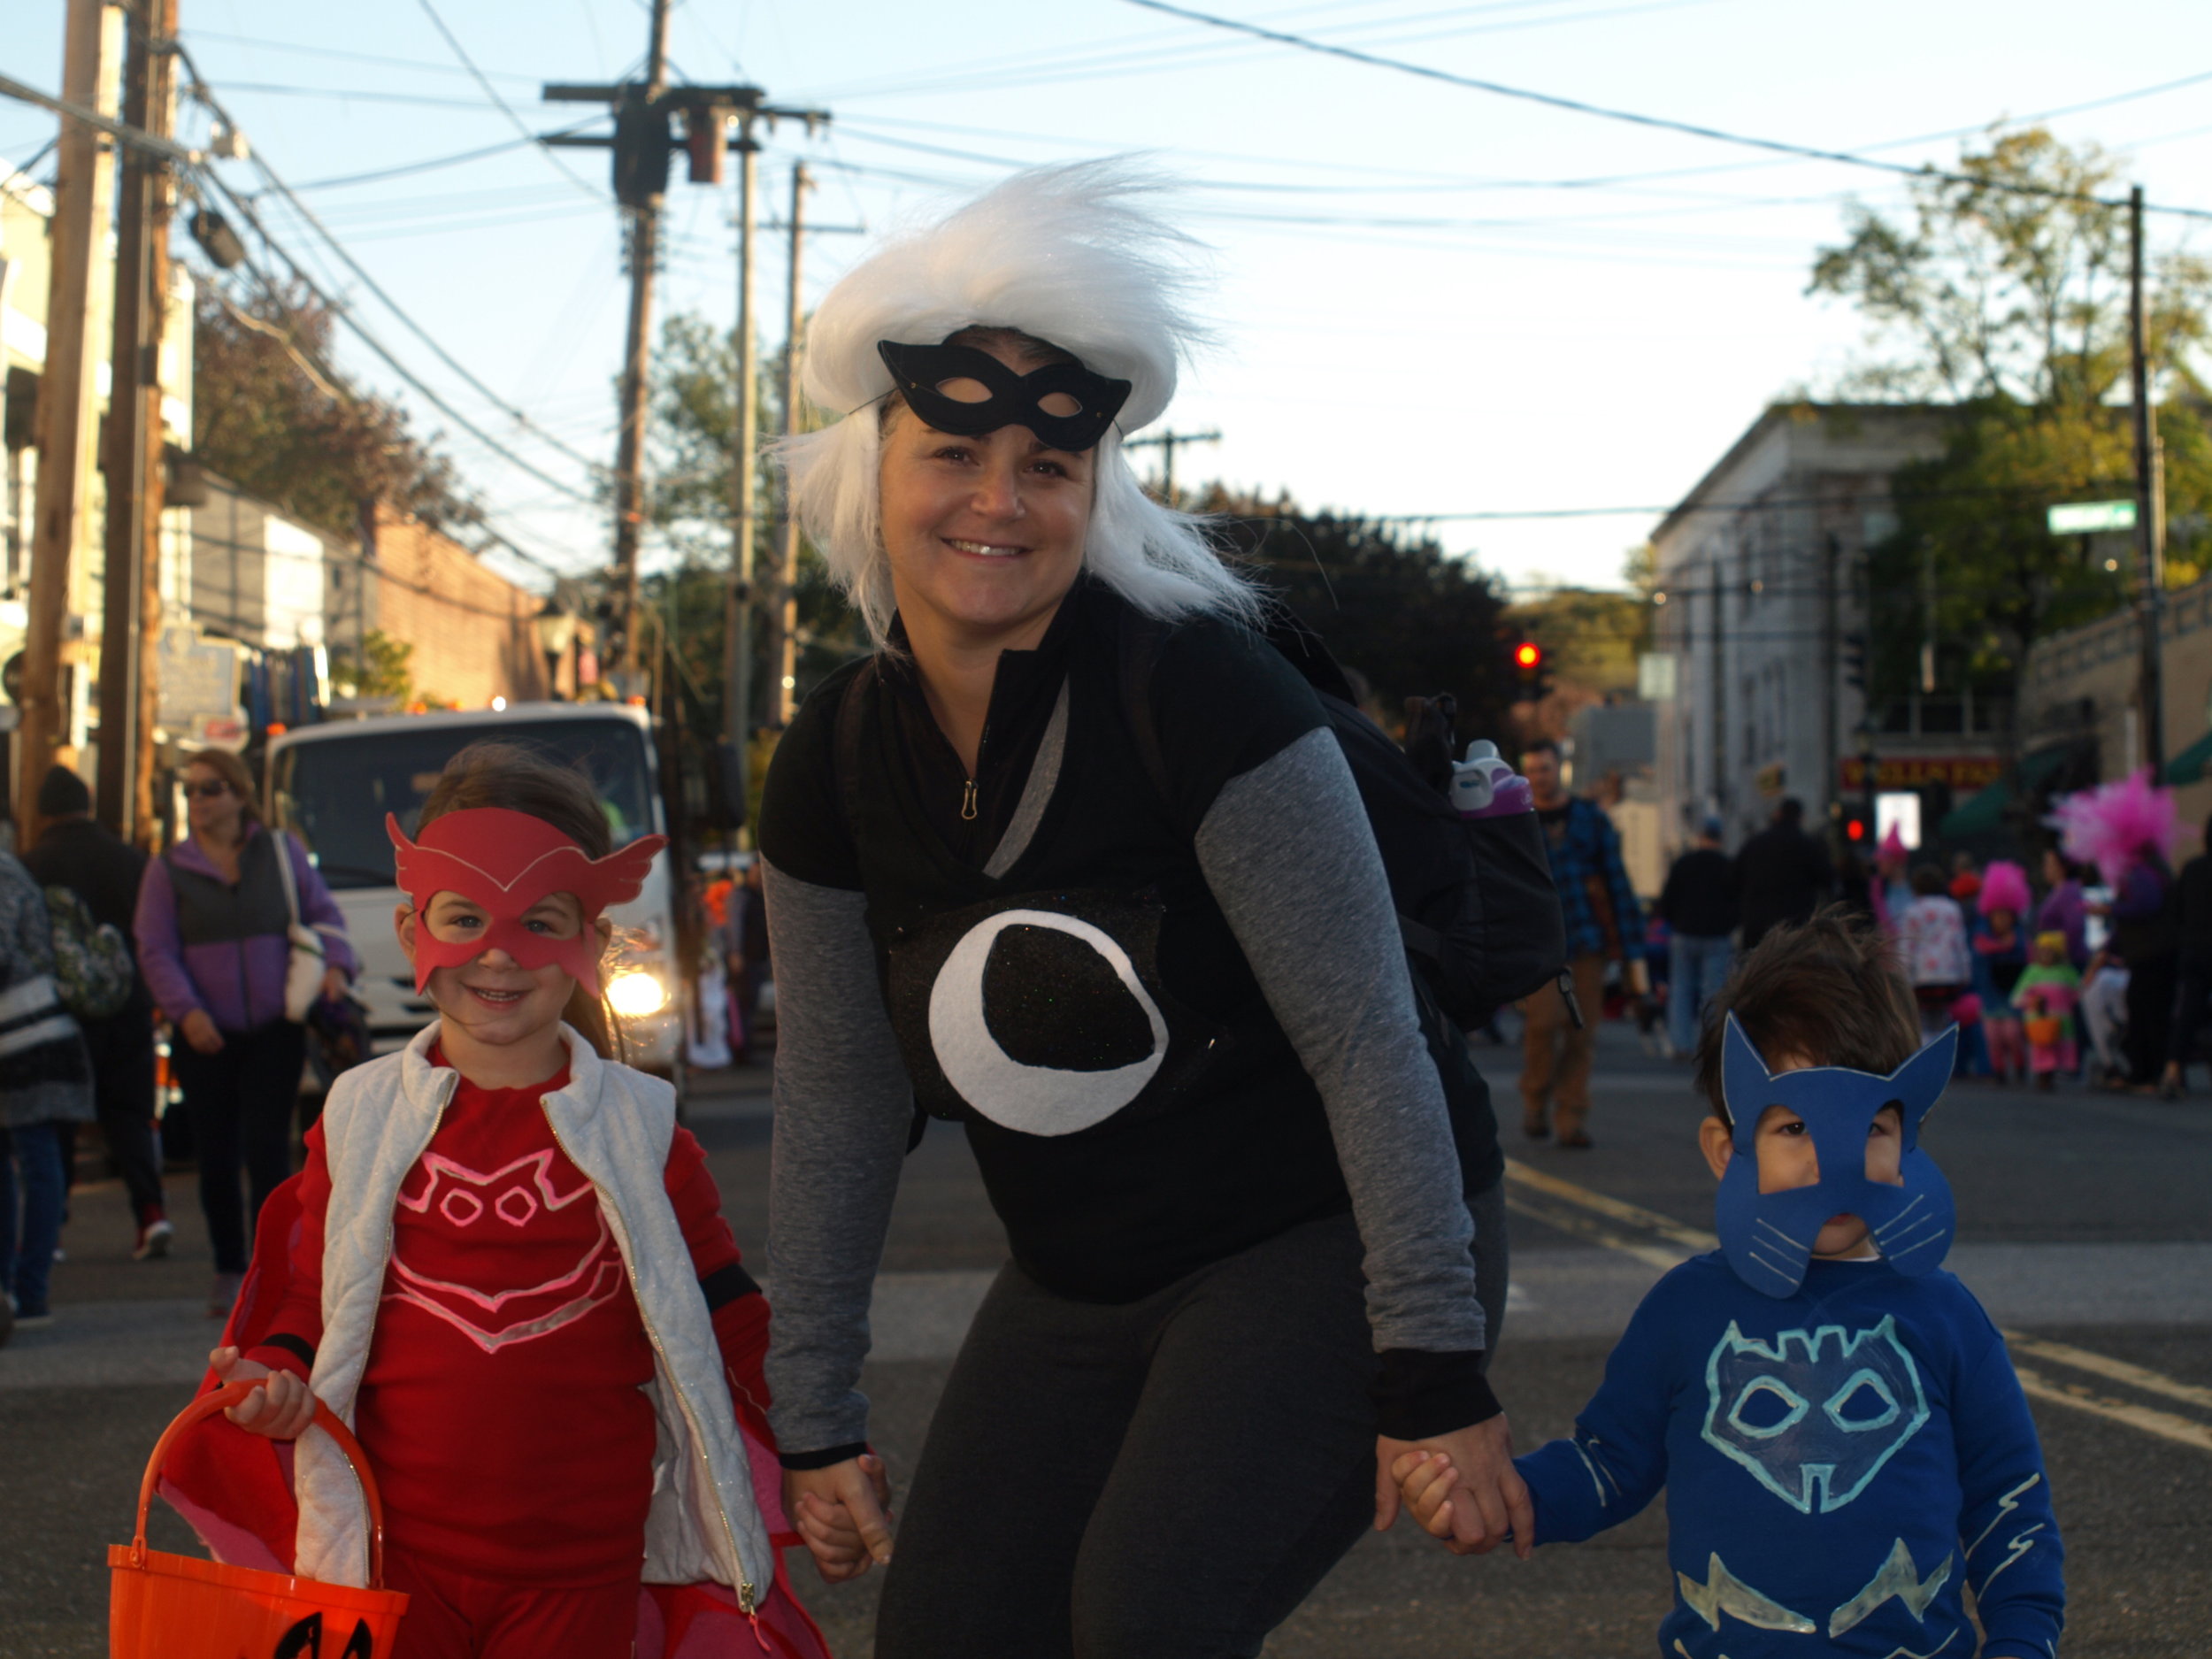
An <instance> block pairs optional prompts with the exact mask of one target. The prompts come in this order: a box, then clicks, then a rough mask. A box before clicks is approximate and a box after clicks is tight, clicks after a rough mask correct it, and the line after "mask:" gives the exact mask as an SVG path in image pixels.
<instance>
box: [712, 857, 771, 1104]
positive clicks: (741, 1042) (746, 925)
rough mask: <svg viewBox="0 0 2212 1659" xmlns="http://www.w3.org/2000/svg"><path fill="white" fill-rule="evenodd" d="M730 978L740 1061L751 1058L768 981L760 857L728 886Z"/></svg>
mask: <svg viewBox="0 0 2212 1659" xmlns="http://www.w3.org/2000/svg"><path fill="white" fill-rule="evenodd" d="M722 936H723V939H724V940H725V941H726V942H725V947H724V949H725V950H726V963H727V964H728V967H727V971H728V973H729V980H730V998H731V1002H732V1005H733V1007H734V1008H735V1010H736V1014H737V1018H736V1020H735V1022H734V1024H735V1031H736V1048H737V1058H738V1063H739V1064H745V1063H746V1062H748V1061H750V1060H751V1059H753V1058H754V1057H755V1055H756V1051H757V1048H758V1047H759V1037H760V994H761V987H764V986H765V985H766V984H767V983H768V976H769V964H768V905H767V902H766V901H765V900H764V898H763V897H762V895H761V867H760V859H759V858H758V857H757V856H756V857H755V858H754V860H753V861H752V863H750V864H747V865H746V866H745V872H744V874H743V876H742V877H741V879H739V881H738V883H737V886H736V887H734V888H733V889H732V891H731V893H730V900H729V910H728V920H727V922H726V924H725V926H724V927H723V929H722Z"/></svg>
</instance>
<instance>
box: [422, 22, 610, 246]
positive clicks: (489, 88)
mask: <svg viewBox="0 0 2212 1659" xmlns="http://www.w3.org/2000/svg"><path fill="white" fill-rule="evenodd" d="M419 4H421V6H422V9H423V15H424V16H426V17H427V18H428V19H430V21H431V22H432V24H433V25H434V26H435V27H436V28H437V31H438V33H439V34H440V35H443V36H444V37H445V43H446V44H447V45H448V46H449V47H451V48H452V49H453V55H454V56H455V57H456V58H459V59H460V60H461V66H462V67H463V68H465V69H466V70H467V71H468V72H469V73H470V74H472V75H473V76H474V77H475V78H476V84H477V85H478V86H479V87H481V88H483V90H484V96H486V97H488V98H489V99H490V100H491V101H492V103H493V104H495V105H496V106H498V110H499V112H500V113H501V114H502V115H503V116H505V117H506V118H507V120H508V122H509V124H510V125H511V126H512V127H514V129H515V131H516V132H518V133H519V134H522V136H523V137H525V138H526V139H529V140H532V141H533V142H535V141H536V139H537V136H538V135H537V134H536V132H535V131H534V130H533V129H532V128H531V127H530V125H529V123H527V122H526V121H525V120H524V119H522V117H521V116H519V115H518V114H517V113H515V108H514V105H512V104H509V103H508V102H507V100H506V99H504V98H503V97H501V96H499V92H498V89H497V88H495V87H494V86H493V85H492V83H491V81H490V79H489V78H488V76H486V74H485V73H484V72H483V71H482V70H481V69H479V68H478V67H477V66H476V59H474V58H471V57H470V56H469V55H468V49H467V48H466V47H465V46H463V45H462V44H461V42H460V40H459V38H458V37H457V35H455V34H454V33H453V31H452V30H451V29H449V28H448V27H446V21H445V19H443V18H442V17H440V16H439V15H438V8H437V7H436V6H434V5H433V4H431V0H419ZM539 150H540V153H541V155H543V156H544V157H545V159H546V161H547V162H548V164H549V165H551V166H553V167H554V168H555V169H556V170H557V171H558V172H559V173H560V175H561V177H563V178H564V179H566V180H568V181H569V182H570V183H571V184H572V185H574V186H575V187H576V188H578V189H580V190H581V191H582V192H583V193H584V194H585V195H587V196H590V197H591V198H592V200H593V201H595V202H598V203H601V204H605V203H607V202H609V201H611V199H612V198H611V197H610V196H608V194H607V193H606V192H605V191H604V190H603V189H601V188H599V187H598V186H596V185H595V184H593V183H591V182H589V181H588V180H586V179H585V178H584V177H583V175H582V174H580V173H578V172H577V171H576V170H575V169H574V168H572V167H571V166H570V165H568V164H567V163H566V162H565V161H563V160H562V159H561V158H560V157H559V156H558V155H557V154H556V153H555V152H554V151H552V150H549V149H546V148H545V147H544V146H543V145H540V147H539Z"/></svg>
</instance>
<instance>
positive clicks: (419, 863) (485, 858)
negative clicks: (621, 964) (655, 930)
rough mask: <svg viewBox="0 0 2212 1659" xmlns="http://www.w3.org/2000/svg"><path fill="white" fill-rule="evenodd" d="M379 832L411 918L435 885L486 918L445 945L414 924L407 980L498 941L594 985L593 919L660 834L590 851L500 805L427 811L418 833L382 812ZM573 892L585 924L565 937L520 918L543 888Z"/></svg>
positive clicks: (643, 863)
mask: <svg viewBox="0 0 2212 1659" xmlns="http://www.w3.org/2000/svg"><path fill="white" fill-rule="evenodd" d="M384 829H385V833H387V834H388V835H389V836H390V837H391V838H392V846H393V848H394V849H395V850H396V852H397V854H398V859H397V864H398V882H399V888H400V891H402V892H403V893H404V894H406V895H407V896H408V897H409V898H410V899H411V900H412V901H413V902H414V906H415V910H416V914H417V915H418V917H425V916H426V913H427V911H428V910H429V909H430V901H431V899H432V898H434V896H435V895H438V894H441V893H457V894H459V895H461V896H462V897H463V898H465V899H466V900H468V902H470V903H472V904H474V905H478V906H480V908H481V909H482V910H483V911H484V913H485V914H486V915H487V916H488V917H489V918H491V922H490V926H488V927H487V928H485V930H484V933H483V936H482V937H481V938H479V939H472V940H469V941H466V942H464V943H454V944H448V943H446V942H445V941H442V940H438V939H434V938H432V937H431V934H430V929H429V927H428V926H427V925H426V923H422V922H419V923H418V925H417V927H416V931H415V989H416V990H417V991H420V990H421V989H422V988H423V987H424V986H426V985H427V984H428V983H429V982H430V974H431V971H432V970H433V969H434V968H461V967H466V966H467V965H468V964H470V963H472V962H473V961H475V960H476V958H477V957H479V956H482V955H483V954H484V953H485V952H486V951H487V950H489V949H493V948H494V947H495V946H496V947H497V948H498V949H501V950H503V951H505V952H506V953H507V954H508V955H509V956H512V957H513V958H514V959H515V961H516V963H517V964H518V965H520V966H522V967H524V968H528V969H537V968H542V967H544V966H546V965H547V964H558V965H559V966H560V967H562V968H564V969H565V970H566V971H567V972H568V974H569V976H570V977H571V978H572V979H574V980H575V981H576V982H577V983H578V984H579V985H582V986H586V987H589V988H590V989H591V990H592V991H593V992H597V990H598V989H599V935H598V932H597V930H596V929H595V927H594V926H593V924H594V923H595V922H596V921H597V920H598V919H599V914H600V912H601V911H603V910H605V909H606V908H607V906H609V905H610V904H626V903H627V902H629V901H630V900H632V899H634V898H635V897H637V895H638V894H639V892H640V891H641V889H642V888H643V887H644V886H645V877H646V872H648V871H649V870H650V869H651V868H652V865H653V855H654V854H656V853H657V852H658V851H660V849H662V848H664V847H665V846H667V845H668V837H667V836H665V835H641V836H640V837H638V839H637V840H635V841H632V842H631V843H630V844H629V845H628V846H627V847H625V848H622V849H620V850H619V851H617V852H613V853H610V854H609V855H608V856H606V857H604V858H599V859H595V858H593V857H592V856H590V855H589V854H588V853H587V852H585V850H584V849H582V848H581V847H579V846H578V845H577V844H576V843H575V842H574V841H571V840H570V839H569V838H568V837H567V836H565V835H564V834H562V833H561V832H560V831H558V830H557V829H555V828H554V827H553V826H551V825H550V824H549V823H547V822H546V821H545V820H544V819H543V818H534V817H532V816H531V815H530V814H529V813H527V812H510V811H509V810H506V809H505V808H504V807H492V806H487V807H471V808H470V809H468V810H466V811H462V812H448V813H447V814H445V815H444V816H443V817H442V818H435V819H434V820H432V822H431V825H430V827H429V828H428V829H426V830H425V831H423V833H422V839H421V840H420V841H410V840H408V839H407V832H406V831H405V830H403V829H402V828H400V826H399V820H398V819H397V818H394V817H393V816H392V815H391V814H390V813H386V814H385V815H384ZM553 893H568V894H573V895H575V898H576V902H577V903H579V904H580V905H581V906H583V910H584V926H583V928H582V930H581V931H580V932H579V933H577V935H576V937H575V938H573V939H549V938H547V937H546V936H545V935H544V934H543V933H532V932H531V931H530V930H529V929H528V928H527V927H526V926H523V920H522V918H524V917H525V916H526V915H527V914H528V913H529V910H530V907H531V906H532V905H534V904H535V903H537V902H538V901H539V900H541V899H542V898H544V897H546V896H547V895H549V894H553Z"/></svg>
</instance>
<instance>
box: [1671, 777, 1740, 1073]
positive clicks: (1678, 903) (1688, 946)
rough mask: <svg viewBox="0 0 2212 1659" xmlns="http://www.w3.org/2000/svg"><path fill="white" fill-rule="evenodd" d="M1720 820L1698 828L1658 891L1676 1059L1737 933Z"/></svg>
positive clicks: (1691, 1046)
mask: <svg viewBox="0 0 2212 1659" xmlns="http://www.w3.org/2000/svg"><path fill="white" fill-rule="evenodd" d="M1721 833H1722V827H1721V821H1720V820H1719V819H1718V818H1707V819H1706V820H1705V822H1704V823H1703V824H1701V825H1700V826H1698V832H1697V845H1695V846H1694V847H1693V848H1691V849H1689V851H1687V852H1686V853H1684V854H1683V855H1682V856H1680V857H1678V858H1677V859H1676V860H1675V861H1674V867H1673V868H1672V869H1671V870H1669V871H1668V872H1667V885H1666V886H1665V887H1663V888H1662V889H1661V890H1660V894H1659V914H1660V916H1661V917H1662V918H1663V919H1664V920H1665V922H1666V924H1667V928H1668V934H1669V942H1668V948H1667V1041H1668V1043H1669V1045H1670V1046H1671V1048H1672V1049H1673V1051H1674V1054H1675V1056H1676V1057H1677V1058H1678V1059H1687V1058H1688V1057H1689V1056H1690V1055H1691V1053H1692V1052H1693V1051H1694V1050H1695V1048H1697V1033H1698V1027H1699V1016H1700V1015H1701V1014H1702V1013H1703V1012H1704V1009H1705V1004H1706V1002H1708V1001H1709V999H1710V998H1711V996H1712V995H1713V993H1714V992H1715V991H1717V990H1718V989H1719V988H1720V987H1721V982H1722V981H1723V980H1724V979H1727V977H1728V960H1729V949H1730V948H1729V938H1728V936H1729V935H1730V934H1731V933H1734V932H1735V931H1736V923H1737V920H1738V906H1737V897H1736V866H1735V864H1734V861H1733V860H1732V859H1731V858H1730V857H1729V856H1728V855H1727V854H1726V853H1724V852H1723V851H1722V850H1721Z"/></svg>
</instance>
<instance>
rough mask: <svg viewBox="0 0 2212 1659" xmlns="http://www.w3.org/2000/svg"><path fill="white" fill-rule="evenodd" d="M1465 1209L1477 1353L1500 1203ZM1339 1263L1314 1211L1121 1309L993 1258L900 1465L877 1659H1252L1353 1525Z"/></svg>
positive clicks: (1349, 1367) (1491, 1293)
mask: <svg viewBox="0 0 2212 1659" xmlns="http://www.w3.org/2000/svg"><path fill="white" fill-rule="evenodd" d="M1470 1207H1471V1209H1472V1210H1474V1211H1475V1216H1476V1226H1477V1230H1478V1238H1479V1249H1478V1252H1477V1256H1478V1260H1479V1263H1480V1264H1481V1272H1480V1280H1481V1282H1480V1284H1479V1286H1478V1294H1479V1296H1480V1297H1481V1299H1482V1301H1483V1304H1484V1306H1485V1308H1486V1310H1489V1315H1490V1347H1491V1348H1493V1349H1494V1348H1495V1347H1496V1340H1497V1333H1498V1328H1499V1325H1500V1323H1501V1321H1502V1317H1503V1314H1504V1311H1505V1286H1506V1250H1505V1227H1504V1216H1505V1207H1504V1202H1503V1199H1502V1194H1500V1193H1499V1192H1498V1190H1497V1189H1495V1188H1493V1189H1492V1190H1491V1191H1490V1192H1488V1193H1486V1194H1483V1195H1482V1196H1481V1197H1479V1198H1478V1199H1475V1200H1473V1201H1472V1202H1471V1205H1470ZM1360 1256H1361V1249H1360V1240H1359V1234H1358V1232H1357V1230H1356V1228H1355V1227H1354V1225H1353V1224H1352V1219H1351V1217H1348V1216H1338V1217H1329V1218H1327V1219H1325V1220H1321V1221H1315V1222H1310V1223H1308V1224H1307V1225H1304V1226H1302V1227H1297V1228H1294V1229H1293V1230H1292V1231H1291V1232H1289V1233H1285V1234H1283V1235H1282V1236H1281V1237H1279V1238H1276V1239H1271V1240H1268V1241H1267V1242H1266V1243H1264V1244H1260V1245H1256V1246H1255V1247H1253V1248H1251V1249H1248V1250H1246V1251H1245V1252H1243V1253H1242V1254H1241V1255H1239V1256H1232V1257H1231V1258H1229V1259H1228V1260H1227V1261H1225V1262H1219V1263H1215V1264H1214V1265H1212V1266H1211V1267H1208V1268H1205V1269H1202V1270H1201V1271H1199V1272H1196V1273H1194V1274H1192V1275H1191V1276H1190V1277H1189V1278H1187V1279H1184V1280H1182V1281H1181V1282H1179V1283H1178V1284H1175V1285H1171V1286H1168V1287H1167V1288H1166V1289H1165V1290H1163V1291H1159V1292H1157V1293H1156V1294H1153V1295H1151V1296H1148V1297H1147V1298H1145V1299H1144V1300H1143V1301H1141V1302H1132V1303H1129V1304H1127V1305H1125V1306H1120V1307H1109V1306H1102V1305H1099V1304H1097V1303H1094V1302H1073V1301H1070V1300H1069V1299H1067V1298H1065V1297H1062V1296H1056V1295H1053V1294H1050V1293H1049V1292H1048V1291H1046V1290H1044V1289H1043V1288H1041V1286H1038V1285H1037V1284H1036V1282H1035V1281H1034V1280H1033V1279H1030V1278H1029V1277H1028V1275H1027V1274H1025V1273H1024V1272H1023V1271H1021V1270H1020V1269H1019V1268H1018V1267H1014V1266H1012V1265H1009V1266H1007V1267H1006V1268H1005V1269H1003V1270H1002V1271H1001V1272H1000V1274H999V1277H998V1279H997V1282H996V1283H995V1284H994V1285H993V1286H992V1287H991V1292H990V1294H989V1295H988V1296H987V1297H986V1298H985V1300H984V1303H983V1307H982V1310H980V1311H979V1313H978V1314H977V1316H976V1320H975V1324H974V1325H972V1327H971V1328H970V1330H969V1333H968V1339H967V1340H966V1342H965V1343H964V1345H963V1346H962V1348H961V1350H960V1357H959V1358H958V1360H957V1361H956V1362H955V1363H954V1365H953V1371H952V1377H951V1379H950V1380H949V1382H948V1383H947V1385H946V1387H945V1393H944V1397H943V1398H942V1399H941V1401H940V1402H938V1406H937V1415H936V1418H935V1420H934V1421H933V1423H932V1424H931V1425H930V1432H929V1442H928V1445H927V1446H926V1448H924V1450H923V1453H922V1458H921V1463H920V1466H919V1467H918V1469H917V1470H916V1471H915V1474H914V1480H913V1486H912V1489H911V1491H910V1494H909V1496H908V1498H907V1502H906V1504H905V1509H904V1514H903V1517H902V1519H901V1521H900V1525H899V1535H898V1545H897V1550H896V1554H895V1557H894V1559H893V1563H892V1565H891V1568H890V1571H889V1576H888V1578H887V1580H886V1581H885V1584H884V1586H883V1599H882V1601H881V1602H880V1604H879V1610H878V1613H877V1616H876V1653H877V1655H878V1659H939V1656H940V1655H941V1656H942V1659H973V1656H974V1655H979V1654H988V1655H1010V1656H1011V1655H1019V1656H1020V1659H1071V1656H1076V1655H1079V1659H1140V1656H1141V1659H1222V1656H1224V1655H1256V1654H1257V1653H1258V1652H1259V1651H1260V1647H1261V1644H1262V1643H1263V1642H1264V1641H1265V1640H1266V1638H1267V1633H1268V1632H1269V1631H1271V1630H1272V1629H1273V1628H1274V1627H1275V1626H1276V1625H1277V1624H1280V1623H1281V1622H1282V1621H1283V1620H1284V1619H1285V1618H1286V1617H1289V1616H1290V1614H1291V1613H1292V1611H1293V1610H1294V1609H1296V1608H1297V1606H1298V1604H1299V1603H1300V1602H1301V1601H1304V1600H1305V1598H1306V1597H1307V1595H1308V1594H1310V1593H1311V1591H1312V1590H1313V1588H1314V1586H1316V1585H1317V1584H1319V1583H1320V1582H1321V1580H1322V1578H1324V1577H1325V1576H1326V1575H1327V1573H1328V1571H1329V1570H1330V1568H1332V1567H1333V1566H1334V1565H1335V1564H1336V1563H1337V1562H1338V1561H1339V1560H1340V1558H1341V1557H1342V1556H1343V1555H1344V1553H1345V1552H1346V1551H1347V1550H1348V1549H1349V1548H1351V1547H1352V1546H1353V1545H1354V1544H1355V1543H1356V1542H1357V1541H1358V1540H1359V1538H1360V1535H1361V1533H1362V1532H1364V1531H1365V1530H1366V1529H1367V1528H1368V1527H1369V1526H1370V1525H1371V1524H1372V1521H1373V1517H1374V1501H1375V1409H1374V1406H1373V1404H1372V1402H1371V1400H1370V1398H1369V1395H1368V1387H1369V1385H1370V1383H1371V1381H1372V1380H1373V1379H1374V1375H1375V1367H1376V1361H1375V1356H1374V1351H1373V1345H1372V1341H1371V1336H1370V1333H1369V1329H1368V1325H1367V1316H1366V1310H1365V1306H1364V1299H1363V1292H1364V1287H1365V1280H1364V1278H1363V1275H1362V1273H1361V1271H1360Z"/></svg>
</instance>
